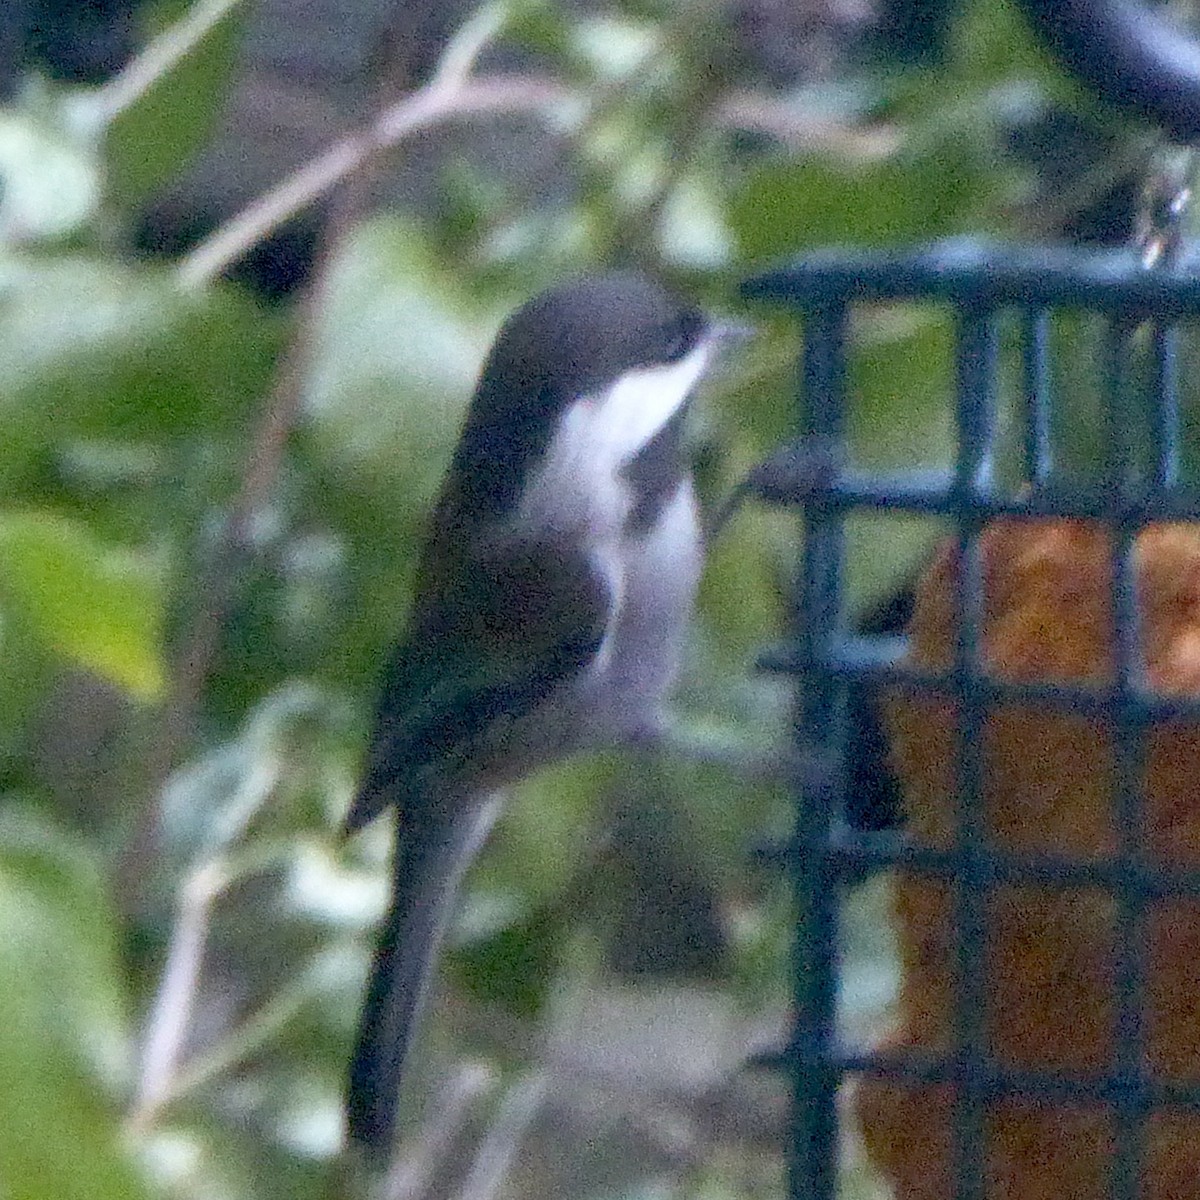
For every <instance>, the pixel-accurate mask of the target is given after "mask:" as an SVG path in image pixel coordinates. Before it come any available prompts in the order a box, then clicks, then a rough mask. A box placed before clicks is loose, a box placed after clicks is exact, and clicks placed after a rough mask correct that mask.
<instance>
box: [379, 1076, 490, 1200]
mask: <svg viewBox="0 0 1200 1200" xmlns="http://www.w3.org/2000/svg"><path fill="white" fill-rule="evenodd" d="M494 1079H495V1074H494V1072H493V1071H491V1070H490V1069H489V1068H488V1067H485V1066H483V1065H482V1064H480V1063H467V1064H464V1065H463V1066H461V1067H459V1068H458V1070H457V1071H456V1072H455V1073H454V1075H453V1076H451V1078H450V1080H449V1081H448V1082H447V1083H446V1085H445V1086H444V1087H443V1088H441V1089H440V1091H439V1093H438V1097H437V1104H436V1107H435V1109H434V1111H433V1112H432V1113H431V1114H430V1116H429V1119H428V1120H427V1121H426V1122H425V1123H424V1125H423V1126H422V1129H421V1136H420V1138H419V1139H417V1141H416V1144H415V1146H414V1147H413V1148H412V1150H411V1151H410V1152H409V1153H407V1154H405V1155H403V1156H402V1157H399V1158H397V1159H395V1160H394V1161H393V1162H392V1164H391V1165H390V1166H389V1168H388V1174H387V1180H386V1183H385V1184H384V1187H383V1198H384V1200H412V1198H413V1197H416V1196H424V1195H427V1194H428V1192H429V1190H430V1187H431V1184H432V1181H433V1180H434V1179H435V1178H436V1176H437V1173H438V1172H439V1171H441V1170H443V1169H444V1167H445V1165H446V1160H447V1155H449V1154H450V1152H451V1151H452V1150H453V1149H454V1145H455V1143H456V1142H457V1141H458V1139H459V1137H460V1136H461V1134H462V1131H463V1129H464V1127H465V1126H466V1123H467V1120H468V1118H469V1117H470V1115H471V1111H472V1109H473V1108H474V1107H475V1105H476V1103H477V1102H478V1100H479V1099H480V1097H481V1096H484V1095H486V1093H487V1092H488V1090H489V1089H490V1088H491V1087H492V1084H493V1082H494Z"/></svg>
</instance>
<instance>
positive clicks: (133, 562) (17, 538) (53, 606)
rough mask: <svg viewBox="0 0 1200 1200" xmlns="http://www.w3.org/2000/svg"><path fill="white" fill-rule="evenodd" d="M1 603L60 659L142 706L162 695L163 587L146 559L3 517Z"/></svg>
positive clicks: (34, 516) (70, 526)
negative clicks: (105, 681) (113, 686)
mask: <svg viewBox="0 0 1200 1200" xmlns="http://www.w3.org/2000/svg"><path fill="white" fill-rule="evenodd" d="M0 600H2V601H3V604H4V607H5V608H6V609H9V610H11V611H13V612H14V613H16V615H17V617H18V619H19V620H21V621H22V622H23V623H24V624H25V625H26V626H28V627H30V628H32V629H34V630H35V631H37V632H38V633H39V634H40V636H41V638H42V639H43V640H44V642H45V643H46V644H47V645H48V646H50V647H51V648H52V649H54V650H55V651H56V652H57V653H59V654H61V655H62V656H63V657H65V658H68V659H70V660H71V661H73V662H75V663H78V664H79V665H80V666H83V667H86V668H88V669H89V670H91V671H94V672H96V674H98V675H103V676H104V677H105V678H107V679H110V680H111V681H112V682H113V683H116V684H118V685H119V686H121V687H124V688H126V689H127V690H128V691H130V692H132V693H133V694H134V695H136V696H139V697H142V698H143V699H150V698H152V697H154V696H156V695H157V694H158V693H159V692H160V691H161V689H162V684H163V665H162V645H161V643H162V595H161V584H160V581H159V579H158V578H157V576H156V574H155V573H154V572H153V571H152V570H150V569H149V567H148V566H147V564H146V562H145V560H144V559H143V558H140V557H138V556H135V555H133V554H131V553H129V552H127V551H123V550H119V549H116V548H114V547H110V546H105V545H103V544H101V543H99V542H97V541H96V540H95V539H94V538H93V537H92V536H91V535H90V534H89V533H88V531H87V530H86V529H85V528H83V527H82V526H81V525H79V524H77V523H75V522H72V521H68V520H66V519H64V518H62V517H58V516H53V515H50V514H48V513H36V512H25V513H18V512H9V513H0Z"/></svg>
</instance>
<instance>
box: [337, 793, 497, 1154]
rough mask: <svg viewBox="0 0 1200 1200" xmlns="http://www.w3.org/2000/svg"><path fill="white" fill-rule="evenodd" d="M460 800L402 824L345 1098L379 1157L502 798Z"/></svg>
mask: <svg viewBox="0 0 1200 1200" xmlns="http://www.w3.org/2000/svg"><path fill="white" fill-rule="evenodd" d="M453 799H454V800H456V801H457V802H456V803H454V802H452V803H449V804H446V803H443V804H441V805H439V804H437V803H436V802H431V803H428V804H424V805H422V806H420V807H421V809H422V810H423V811H419V812H410V813H401V814H400V816H399V818H398V820H397V837H396V853H395V861H394V863H393V884H392V888H393V890H392V901H391V905H390V907H389V908H388V912H387V916H386V917H385V918H384V924H383V928H382V930H381V932H380V937H379V943H378V945H377V946H376V948H375V957H374V960H373V961H372V964H371V975H370V981H369V983H368V985H367V994H366V1000H365V1001H364V1003H363V1010H362V1017H361V1019H360V1022H359V1027H358V1041H357V1044H356V1046H355V1049H354V1057H353V1059H352V1060H351V1063H350V1077H349V1082H348V1086H347V1092H346V1112H347V1120H348V1126H349V1133H350V1139H351V1141H352V1142H353V1143H355V1144H357V1145H359V1146H361V1147H362V1148H363V1149H364V1150H365V1151H366V1152H367V1154H368V1155H369V1156H370V1157H372V1158H378V1157H383V1156H386V1155H387V1154H388V1152H389V1151H390V1149H391V1145H392V1140H393V1134H394V1131H395V1125H396V1110H397V1105H398V1102H399V1095H400V1080H401V1076H402V1074H403V1071H404V1066H405V1062H406V1060H407V1058H408V1052H409V1048H410V1046H411V1044H412V1041H413V1037H414V1034H415V1032H416V1027H417V1024H418V1022H419V1021H420V1018H421V1011H422V1009H423V1007H424V1003H425V998H426V995H427V993H428V991H429V985H430V981H431V979H432V977H433V968H434V965H435V963H436V961H437V956H438V951H439V949H440V948H441V944H442V941H443V938H444V936H445V932H446V927H447V925H448V923H449V921H450V918H451V916H452V914H453V906H454V897H455V894H456V892H457V891H458V885H459V882H460V881H461V879H462V876H463V873H464V871H465V870H466V868H467V866H468V864H469V863H470V861H471V859H472V858H473V857H474V856H475V854H476V852H477V851H478V850H479V848H480V846H481V845H482V844H483V842H484V840H485V839H486V837H487V835H488V832H489V831H490V829H491V827H492V823H493V821H494V820H495V817H496V811H497V808H498V807H499V801H498V798H495V797H477V798H472V799H466V798H464V797H455V798H453ZM414 808H415V806H414Z"/></svg>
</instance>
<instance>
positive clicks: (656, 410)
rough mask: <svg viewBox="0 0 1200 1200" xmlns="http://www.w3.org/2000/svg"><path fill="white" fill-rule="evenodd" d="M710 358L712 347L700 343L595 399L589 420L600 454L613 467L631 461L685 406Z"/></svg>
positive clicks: (631, 373) (630, 375)
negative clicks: (682, 355)
mask: <svg viewBox="0 0 1200 1200" xmlns="http://www.w3.org/2000/svg"><path fill="white" fill-rule="evenodd" d="M711 354H712V343H711V342H709V341H704V342H701V343H700V345H698V346H697V347H696V348H695V349H694V350H692V351H691V352H690V353H689V354H687V355H686V356H685V357H683V358H681V359H680V360H679V361H678V362H673V363H665V364H663V365H662V366H660V367H643V368H642V369H641V370H636V371H628V372H626V374H624V375H623V376H622V377H621V378H620V379H619V380H617V382H616V383H615V384H614V385H613V386H612V387H611V388H610V389H609V390H608V391H607V392H605V393H602V394H601V395H599V396H596V397H594V398H592V400H591V401H590V402H589V403H588V405H587V407H588V409H590V412H589V414H588V417H587V419H588V420H589V422H590V423H591V425H592V427H593V434H592V439H591V440H592V442H593V444H594V445H595V446H596V449H597V451H598V452H599V453H600V454H602V455H603V456H604V457H605V458H606V459H608V461H609V462H612V463H621V462H625V461H627V460H628V459H631V458H632V457H633V456H634V455H635V454H636V453H637V452H638V451H639V450H641V448H642V447H643V446H645V445H646V443H647V442H648V441H650V439H651V438H652V437H654V435H655V434H656V433H657V432H658V431H659V430H660V429H661V428H662V427H663V426H664V425H665V424H666V423H667V422H668V421H669V420H670V419H671V417H673V416H674V415H675V413H676V412H678V410H679V409H680V408H681V407H682V405H683V403H684V401H685V400H687V398H688V395H689V394H690V393H691V391H692V389H693V388H694V387H695V386H696V384H697V383H699V382H700V376H701V375H703V374H704V369H705V367H707V366H708V360H709V357H710V355H711Z"/></svg>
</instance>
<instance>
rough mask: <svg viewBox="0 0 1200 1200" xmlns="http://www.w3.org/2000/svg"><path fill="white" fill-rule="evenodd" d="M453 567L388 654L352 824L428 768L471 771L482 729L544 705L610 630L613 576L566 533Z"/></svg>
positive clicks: (413, 785)
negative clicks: (450, 581)
mask: <svg viewBox="0 0 1200 1200" xmlns="http://www.w3.org/2000/svg"><path fill="white" fill-rule="evenodd" d="M456 575H457V576H458V579H457V586H456V587H455V588H454V589H453V590H447V591H446V592H445V594H444V595H442V596H440V597H438V598H436V600H435V602H434V604H433V605H431V606H430V609H429V610H428V611H427V612H426V613H425V614H424V615H423V618H422V620H421V621H420V622H419V625H418V628H417V629H416V630H415V631H414V632H413V633H412V634H410V636H409V637H408V639H407V640H406V641H405V642H404V643H402V644H401V645H400V647H399V648H398V649H397V650H396V652H395V653H394V655H393V657H392V659H391V661H390V663H389V665H388V668H387V672H386V674H385V677H384V684H383V690H382V694H381V696H380V700H379V704H378V707H377V709H376V715H375V728H374V732H373V734H372V737H371V743H370V747H369V749H368V752H367V762H366V769H365V771H364V775H363V782H362V786H361V788H360V790H359V794H358V796H357V798H356V799H355V802H354V804H353V805H352V807H351V810H350V815H349V816H348V817H347V819H346V829H347V831H353V830H355V829H358V828H360V827H361V826H362V825H364V824H366V823H367V822H368V821H370V820H371V819H372V818H373V817H375V816H376V815H377V814H378V813H379V812H381V811H382V810H383V809H384V808H385V807H386V806H387V805H388V804H390V803H393V802H396V801H401V803H402V807H403V797H404V796H405V795H406V793H411V792H412V791H413V790H414V789H415V790H416V791H417V792H420V791H422V790H423V787H422V784H421V777H422V775H423V773H424V772H426V771H427V770H428V769H435V770H436V771H439V772H442V773H443V774H445V775H447V776H451V775H453V774H454V773H455V771H456V769H457V768H460V767H461V768H463V769H464V771H467V770H469V764H470V762H471V758H472V754H473V752H474V750H475V748H476V746H477V744H478V740H479V738H480V737H481V735H483V734H484V733H485V732H486V731H487V730H488V729H489V728H491V727H492V726H493V724H494V723H495V722H496V721H498V720H505V721H511V720H513V719H516V718H519V717H521V716H523V715H524V714H526V713H528V712H530V711H532V710H533V709H534V708H536V707H537V705H538V704H539V703H540V702H541V701H542V700H543V699H544V698H545V697H546V696H547V695H548V694H549V693H550V691H551V690H553V688H555V687H556V686H557V685H558V684H560V683H562V682H564V681H565V680H567V679H569V678H571V677H572V676H574V675H576V674H578V673H579V672H581V671H582V670H584V669H585V668H586V667H587V665H588V664H589V663H590V662H591V661H592V659H593V658H594V657H595V655H596V653H597V652H598V651H599V649H600V646H601V644H602V643H603V641H604V637H605V634H606V632H607V631H608V628H609V625H610V621H611V618H612V613H613V589H612V586H611V583H610V581H609V579H608V578H606V576H605V575H604V573H603V572H602V571H601V570H600V568H599V567H598V566H597V565H596V563H595V562H594V561H592V560H591V559H590V558H589V557H588V556H587V555H585V554H583V553H582V552H581V551H579V550H578V548H576V547H574V546H573V545H572V544H571V543H569V542H568V543H564V542H560V541H557V540H549V539H539V540H536V541H522V542H511V541H510V542H507V543H504V544H502V545H495V546H493V547H491V548H489V550H488V551H487V552H486V553H483V554H480V555H478V556H477V557H476V559H474V560H473V561H472V562H471V563H470V565H469V567H468V568H467V569H465V570H463V571H461V572H456Z"/></svg>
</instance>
